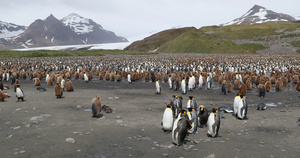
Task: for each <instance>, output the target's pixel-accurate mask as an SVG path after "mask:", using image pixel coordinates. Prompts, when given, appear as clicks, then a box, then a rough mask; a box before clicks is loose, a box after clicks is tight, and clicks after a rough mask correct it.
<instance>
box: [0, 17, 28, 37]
mask: <svg viewBox="0 0 300 158" xmlns="http://www.w3.org/2000/svg"><path fill="white" fill-rule="evenodd" d="M26 29H27V27H26V26H21V25H16V24H12V23H7V22H3V21H0V38H6V37H11V36H17V35H18V34H20V33H22V32H24V31H25V30H26Z"/></svg>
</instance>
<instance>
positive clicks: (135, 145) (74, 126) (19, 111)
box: [0, 79, 300, 158]
mask: <svg viewBox="0 0 300 158" xmlns="http://www.w3.org/2000/svg"><path fill="white" fill-rule="evenodd" d="M72 82H73V86H74V90H75V91H74V92H66V91H64V95H63V98H61V99H56V97H55V96H54V86H50V87H49V86H47V85H46V83H45V81H44V79H43V80H42V81H41V86H42V87H45V88H47V91H45V92H39V91H37V90H36V88H37V87H36V86H34V85H33V82H32V81H30V80H26V81H24V80H20V84H21V88H22V89H23V91H24V92H25V95H26V98H25V101H24V102H17V99H16V97H15V93H14V92H13V87H12V86H10V89H8V90H5V91H6V92H7V93H9V94H10V95H11V96H12V97H10V98H8V99H6V101H5V102H1V103H0V135H1V139H0V143H1V146H0V155H1V156H0V157H22V158H24V157H33V158H41V157H80V158H81V157H83V158H85V157H87V158H101V157H107V158H109V157H175V158H176V157H177V158H179V157H185V158H188V157H210V158H213V157H216V158H218V157H299V156H300V150H299V147H300V136H299V134H300V132H299V130H300V126H297V125H296V121H297V119H298V118H299V117H300V108H299V106H300V105H299V104H300V103H299V102H300V98H299V97H298V96H299V92H297V91H296V89H295V87H294V84H293V83H288V85H286V86H285V87H284V88H283V90H282V91H280V92H275V88H274V85H273V87H272V90H271V92H268V93H267V95H266V97H265V98H260V97H258V91H257V89H252V90H251V91H248V92H247V101H248V104H249V108H248V118H249V119H248V120H238V119H236V118H235V117H233V116H232V114H230V113H224V116H225V118H222V119H221V127H220V131H219V137H217V138H209V137H207V135H206V133H207V128H198V134H190V135H189V136H188V137H187V138H186V141H185V144H184V145H183V146H179V147H178V146H174V145H173V144H172V138H171V133H164V132H163V130H162V127H161V119H162V115H163V112H164V109H165V102H167V103H169V102H170V98H171V96H172V95H180V96H182V97H183V98H184V100H183V105H184V107H186V103H187V100H188V96H190V95H192V96H194V97H195V99H196V101H197V104H198V105H204V106H206V107H218V106H222V105H226V106H231V105H232V104H233V99H234V97H235V95H234V93H236V92H237V90H233V92H232V93H229V94H228V95H222V94H221V90H220V86H219V84H218V83H217V82H216V81H214V82H213V89H212V90H206V89H202V90H198V89H195V90H193V91H188V93H187V94H186V95H183V94H181V91H173V90H169V88H168V85H167V83H162V86H163V89H162V94H161V95H156V94H155V84H154V83H152V82H143V81H137V82H133V83H132V84H128V83H127V82H126V81H125V79H123V81H122V82H111V81H104V80H103V81H100V80H98V79H93V80H92V81H90V82H89V83H85V82H84V81H83V80H72ZM4 83H5V82H4ZM95 95H98V96H99V97H100V99H101V103H102V105H108V106H109V107H111V108H112V109H113V113H103V112H102V114H103V117H102V118H92V113H91V110H90V108H91V100H92V99H93V97H94V96H95ZM261 102H263V103H266V104H267V105H269V106H268V107H267V109H266V110H264V111H258V110H256V105H257V104H258V103H261ZM66 138H73V139H74V140H75V143H68V142H66Z"/></svg>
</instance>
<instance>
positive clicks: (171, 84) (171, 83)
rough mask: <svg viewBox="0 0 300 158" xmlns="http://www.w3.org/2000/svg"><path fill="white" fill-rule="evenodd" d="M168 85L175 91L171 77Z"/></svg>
mask: <svg viewBox="0 0 300 158" xmlns="http://www.w3.org/2000/svg"><path fill="white" fill-rule="evenodd" d="M168 84H169V88H170V89H173V80H172V77H171V75H169V79H168Z"/></svg>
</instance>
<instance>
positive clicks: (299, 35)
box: [280, 33, 300, 39]
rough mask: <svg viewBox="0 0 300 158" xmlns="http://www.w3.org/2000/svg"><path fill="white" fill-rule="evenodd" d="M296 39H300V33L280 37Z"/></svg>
mask: <svg viewBox="0 0 300 158" xmlns="http://www.w3.org/2000/svg"><path fill="white" fill-rule="evenodd" d="M294 37H300V34H299V33H293V34H287V35H282V36H280V39H283V38H294Z"/></svg>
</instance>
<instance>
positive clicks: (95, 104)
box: [92, 96, 103, 118]
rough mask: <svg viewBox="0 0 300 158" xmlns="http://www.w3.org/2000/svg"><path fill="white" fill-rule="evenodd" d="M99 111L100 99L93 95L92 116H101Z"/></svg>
mask: <svg viewBox="0 0 300 158" xmlns="http://www.w3.org/2000/svg"><path fill="white" fill-rule="evenodd" d="M100 112H101V101H100V98H99V97H98V96H95V98H93V100H92V113H93V116H92V117H97V118H100V117H101V116H103V115H102V114H100Z"/></svg>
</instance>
